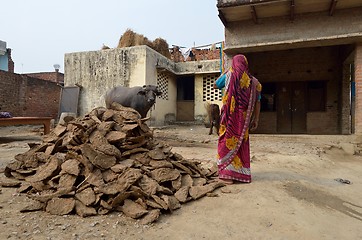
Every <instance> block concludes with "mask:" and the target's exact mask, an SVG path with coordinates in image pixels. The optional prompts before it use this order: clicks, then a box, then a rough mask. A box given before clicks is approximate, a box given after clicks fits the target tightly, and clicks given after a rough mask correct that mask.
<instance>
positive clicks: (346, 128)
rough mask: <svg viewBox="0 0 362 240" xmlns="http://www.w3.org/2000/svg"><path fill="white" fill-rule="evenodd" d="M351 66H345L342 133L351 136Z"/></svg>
mask: <svg viewBox="0 0 362 240" xmlns="http://www.w3.org/2000/svg"><path fill="white" fill-rule="evenodd" d="M350 77H351V75H350V65H349V64H348V63H344V64H343V79H342V90H341V119H340V120H341V133H342V134H351V119H350V116H351V115H350V109H351V105H350V91H351V89H350Z"/></svg>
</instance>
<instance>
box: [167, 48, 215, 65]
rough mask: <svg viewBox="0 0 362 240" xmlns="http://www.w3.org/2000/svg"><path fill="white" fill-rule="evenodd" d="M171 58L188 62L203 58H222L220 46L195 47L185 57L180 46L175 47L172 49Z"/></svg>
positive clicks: (175, 60)
mask: <svg viewBox="0 0 362 240" xmlns="http://www.w3.org/2000/svg"><path fill="white" fill-rule="evenodd" d="M170 53H171V60H172V61H174V62H187V61H202V60H214V59H220V48H216V47H211V48H205V49H198V48H193V49H191V51H190V53H189V56H187V57H186V59H185V58H184V56H183V55H182V53H181V51H180V48H178V47H177V46H175V47H173V49H171V51H170Z"/></svg>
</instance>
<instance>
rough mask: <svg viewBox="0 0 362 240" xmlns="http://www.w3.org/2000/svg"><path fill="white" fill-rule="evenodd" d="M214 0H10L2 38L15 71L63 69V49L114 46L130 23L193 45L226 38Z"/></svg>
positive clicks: (4, 4)
mask: <svg viewBox="0 0 362 240" xmlns="http://www.w3.org/2000/svg"><path fill="white" fill-rule="evenodd" d="M216 3H217V1H216V0H178V1H176V0H127V1H126V0H102V1H99V0H98V1H96V0H58V1H54V0H6V1H1V3H0V9H1V11H0V23H1V24H0V40H2V41H5V42H6V43H7V47H8V48H11V49H12V58H13V60H14V62H15V72H16V73H30V72H52V71H54V67H53V65H54V64H59V65H60V66H61V68H60V71H61V72H64V68H63V67H64V54H65V53H70V52H82V51H94V50H99V49H101V47H102V45H103V44H105V45H107V46H109V47H111V48H113V47H116V46H117V44H118V41H119V38H120V37H121V35H122V34H123V33H124V32H125V31H126V29H128V28H130V29H132V30H133V31H135V32H137V33H140V34H143V35H144V36H145V37H147V38H148V39H149V40H151V41H153V40H154V39H155V38H158V37H161V38H164V39H165V40H166V41H167V42H168V44H169V46H171V45H173V44H175V45H179V46H184V47H187V48H190V47H192V46H194V44H195V45H196V46H200V45H206V44H211V43H215V42H219V41H222V40H224V27H223V25H222V23H221V21H220V19H219V18H218V13H217V8H216Z"/></svg>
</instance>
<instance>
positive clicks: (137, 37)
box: [117, 29, 171, 58]
mask: <svg viewBox="0 0 362 240" xmlns="http://www.w3.org/2000/svg"><path fill="white" fill-rule="evenodd" d="M140 45H146V46H149V47H150V48H152V49H154V50H155V51H157V52H159V53H160V54H162V55H164V56H165V57H167V58H170V57H171V55H170V51H169V45H168V43H167V41H166V40H165V39H163V38H156V39H155V40H154V41H150V40H149V39H148V38H147V37H145V36H144V35H142V34H138V33H136V32H134V31H132V30H131V29H127V30H126V31H125V32H124V33H123V35H122V36H121V37H120V39H119V42H118V46H117V47H118V48H124V47H132V46H140Z"/></svg>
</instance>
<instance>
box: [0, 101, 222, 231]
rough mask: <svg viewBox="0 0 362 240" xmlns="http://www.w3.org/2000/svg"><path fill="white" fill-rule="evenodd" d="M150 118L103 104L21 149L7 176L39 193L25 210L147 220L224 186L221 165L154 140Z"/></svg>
mask: <svg viewBox="0 0 362 240" xmlns="http://www.w3.org/2000/svg"><path fill="white" fill-rule="evenodd" d="M146 120H147V119H141V118H140V115H139V113H138V112H136V111H135V110H133V109H131V108H125V107H123V106H121V105H119V104H117V103H114V104H113V105H112V109H105V108H95V109H93V110H92V111H91V112H90V113H89V114H87V115H86V116H85V117H83V118H75V119H72V120H70V121H68V122H66V123H65V124H64V125H58V126H57V127H55V128H54V129H53V130H52V132H51V133H50V134H48V135H46V136H44V138H43V141H42V143H41V144H32V145H31V146H30V147H31V148H30V150H28V151H27V152H25V153H22V154H18V155H16V156H15V161H13V162H11V163H9V164H8V165H7V166H6V168H5V176H6V177H9V178H13V179H17V181H18V182H19V185H18V186H19V189H18V191H19V192H21V193H26V194H27V196H28V197H29V198H31V199H33V201H32V204H31V205H29V206H27V207H25V208H24V209H23V210H22V211H24V212H25V211H37V210H45V211H46V212H48V213H50V214H57V215H66V214H73V213H76V214H78V215H79V216H82V217H86V216H92V215H97V214H107V213H109V212H111V211H121V212H123V213H124V214H125V215H126V216H129V217H131V218H134V219H141V220H140V221H141V223H143V224H147V223H151V222H153V221H155V220H157V218H158V217H159V216H160V214H161V213H165V212H172V211H173V210H175V209H178V208H180V207H181V204H183V203H186V202H188V201H191V200H196V199H198V198H201V197H203V196H205V195H207V194H209V193H211V192H212V191H213V190H215V189H216V188H218V187H221V186H222V184H221V183H220V182H217V181H215V180H213V176H214V175H215V174H216V169H215V168H211V169H204V168H202V167H201V163H200V162H197V161H192V160H187V159H184V158H183V157H182V156H181V155H180V154H177V153H173V152H172V151H171V147H169V146H167V144H165V143H162V142H158V141H156V140H155V139H153V132H152V130H151V129H150V128H149V127H148V125H147V124H146V123H145V121H146ZM15 185H16V184H15Z"/></svg>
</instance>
